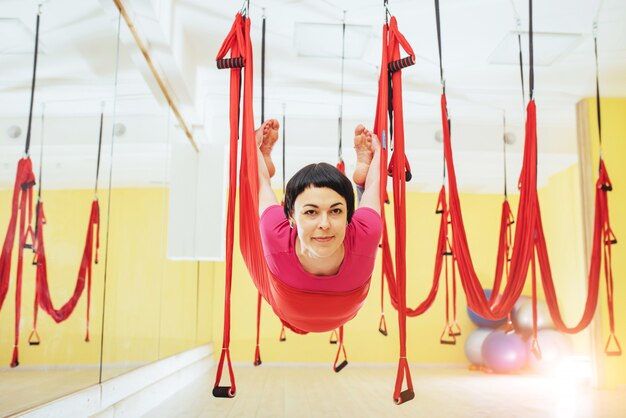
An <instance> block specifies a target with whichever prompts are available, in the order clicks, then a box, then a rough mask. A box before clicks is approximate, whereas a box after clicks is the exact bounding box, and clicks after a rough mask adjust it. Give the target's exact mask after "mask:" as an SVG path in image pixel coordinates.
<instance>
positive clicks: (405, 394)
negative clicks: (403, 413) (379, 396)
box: [393, 356, 415, 405]
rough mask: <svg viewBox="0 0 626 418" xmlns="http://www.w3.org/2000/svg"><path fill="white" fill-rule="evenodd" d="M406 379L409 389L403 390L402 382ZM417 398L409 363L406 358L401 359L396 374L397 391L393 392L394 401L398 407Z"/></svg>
mask: <svg viewBox="0 0 626 418" xmlns="http://www.w3.org/2000/svg"><path fill="white" fill-rule="evenodd" d="M405 378H406V384H407V388H406V389H405V390H401V388H402V381H403V380H404V379H405ZM413 398H415V392H414V391H413V381H412V380H411V370H410V369H409V363H408V362H407V360H406V357H402V356H401V357H400V360H399V361H398V372H397V374H396V389H395V390H394V392H393V400H394V402H395V403H396V404H397V405H400V404H402V403H404V402H408V401H410V400H411V399H413Z"/></svg>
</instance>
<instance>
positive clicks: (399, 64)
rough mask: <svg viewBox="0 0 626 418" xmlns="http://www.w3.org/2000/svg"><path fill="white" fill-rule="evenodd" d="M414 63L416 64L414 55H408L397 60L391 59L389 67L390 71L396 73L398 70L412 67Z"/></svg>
mask: <svg viewBox="0 0 626 418" xmlns="http://www.w3.org/2000/svg"><path fill="white" fill-rule="evenodd" d="M413 64H415V58H413V57H412V56H408V57H406V58H402V59H399V60H397V61H391V62H390V63H389V64H387V69H388V70H389V72H390V73H395V72H396V71H400V70H401V69H403V68H406V67H410V66H411V65H413Z"/></svg>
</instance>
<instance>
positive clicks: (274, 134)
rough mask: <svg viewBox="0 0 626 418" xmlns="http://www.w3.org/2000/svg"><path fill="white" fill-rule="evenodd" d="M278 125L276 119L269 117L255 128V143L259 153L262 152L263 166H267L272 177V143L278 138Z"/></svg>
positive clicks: (274, 170)
mask: <svg viewBox="0 0 626 418" xmlns="http://www.w3.org/2000/svg"><path fill="white" fill-rule="evenodd" d="M279 127H280V124H279V123H278V121H277V120H276V119H269V120H266V121H265V122H263V124H262V125H261V127H260V128H259V129H257V130H256V144H257V146H258V147H259V150H260V151H261V154H263V160H264V161H265V166H266V167H267V171H268V173H269V175H270V177H273V176H274V173H275V172H276V168H275V167H274V162H273V161H272V156H271V153H272V148H274V144H275V143H276V141H277V140H278V128H279Z"/></svg>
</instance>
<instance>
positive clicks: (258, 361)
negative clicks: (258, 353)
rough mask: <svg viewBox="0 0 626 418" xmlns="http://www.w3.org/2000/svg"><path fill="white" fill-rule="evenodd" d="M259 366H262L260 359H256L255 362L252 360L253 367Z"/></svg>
mask: <svg viewBox="0 0 626 418" xmlns="http://www.w3.org/2000/svg"><path fill="white" fill-rule="evenodd" d="M261 364H263V362H262V361H261V359H260V358H258V359H256V360H254V365H255V366H260V365H261Z"/></svg>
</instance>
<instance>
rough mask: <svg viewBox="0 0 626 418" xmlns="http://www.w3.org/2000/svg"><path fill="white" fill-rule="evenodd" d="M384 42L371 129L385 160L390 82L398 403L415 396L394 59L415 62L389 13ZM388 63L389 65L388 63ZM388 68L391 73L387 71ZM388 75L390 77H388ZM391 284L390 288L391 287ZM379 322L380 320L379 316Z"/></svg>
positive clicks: (398, 78)
mask: <svg viewBox="0 0 626 418" xmlns="http://www.w3.org/2000/svg"><path fill="white" fill-rule="evenodd" d="M382 39H383V45H382V62H381V67H380V68H381V72H380V79H379V85H378V100H377V104H376V119H375V122H374V133H375V134H376V135H377V136H378V138H380V139H381V142H382V149H381V161H382V162H386V161H387V158H388V157H387V156H388V149H389V148H390V142H391V135H390V134H389V132H390V130H389V123H388V122H389V121H388V116H387V111H388V106H389V98H390V91H389V86H390V84H391V85H392V86H393V95H392V106H393V120H392V126H393V129H394V130H395V136H394V137H393V140H394V147H395V148H394V151H393V155H392V156H391V161H390V164H389V167H388V168H387V167H386V164H381V165H380V169H381V173H380V182H381V187H380V190H381V197H380V206H381V216H382V218H383V220H385V213H384V212H385V209H384V205H385V202H386V201H387V200H388V198H387V195H386V190H387V174H388V173H389V174H390V175H391V176H392V179H393V201H394V226H395V231H396V235H395V261H396V262H395V271H394V267H393V264H392V263H393V262H392V259H391V251H390V248H389V237H388V231H387V225H386V222H383V270H384V271H385V273H386V272H390V273H391V274H394V277H395V282H394V283H392V282H390V283H389V287H390V292H394V294H395V295H396V307H397V309H398V325H399V330H400V332H399V337H400V358H399V361H398V371H397V375H396V383H395V388H394V392H393V399H394V401H395V402H396V403H398V404H400V403H403V402H406V401H408V400H411V399H413V398H414V396H415V394H414V392H413V382H412V380H411V373H410V370H409V364H408V361H407V353H406V316H407V310H406V202H405V188H406V178H407V177H408V176H410V167H409V166H408V161H407V159H406V155H405V152H404V150H405V147H404V120H403V112H402V71H401V67H400V66H398V67H396V64H397V63H400V62H403V61H404V64H405V65H402V66H406V65H411V64H412V63H414V62H415V54H414V52H413V49H412V48H411V46H410V45H409V43H408V42H407V40H406V39H405V38H404V36H403V35H402V34H401V33H400V31H399V30H398V24H397V21H396V18H395V17H391V20H390V21H389V23H388V24H385V25H383V36H382ZM400 46H402V48H403V49H404V51H405V52H406V53H407V54H409V57H408V59H407V58H405V59H404V60H401V59H400ZM390 64H391V65H390ZM390 72H391V75H390ZM390 78H391V80H390ZM392 288H393V290H392ZM381 323H382V320H381ZM405 380H406V386H407V389H406V390H404V391H403V390H402V386H403V382H404V381H405Z"/></svg>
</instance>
